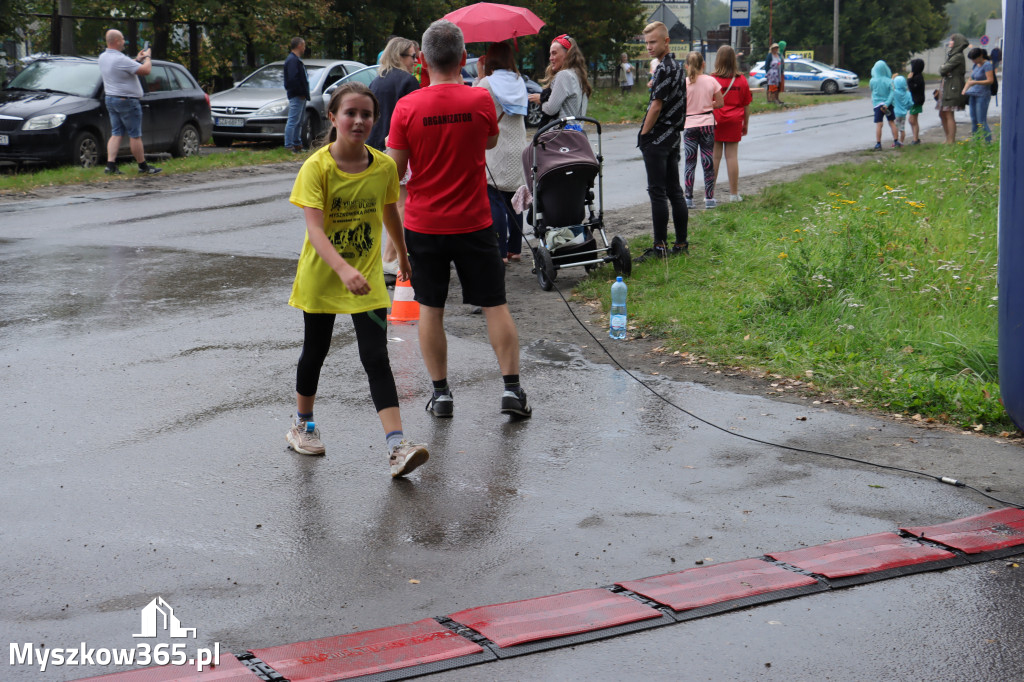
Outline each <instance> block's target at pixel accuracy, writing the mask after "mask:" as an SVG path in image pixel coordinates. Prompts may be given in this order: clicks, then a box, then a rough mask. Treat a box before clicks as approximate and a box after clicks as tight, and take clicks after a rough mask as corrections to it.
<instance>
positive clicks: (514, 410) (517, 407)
mask: <svg viewBox="0 0 1024 682" xmlns="http://www.w3.org/2000/svg"><path fill="white" fill-rule="evenodd" d="M501 411H502V413H503V414H510V415H512V416H513V417H519V418H520V419H529V418H530V416H531V415H532V414H533V408H531V407H530V406H529V405H527V404H526V391H524V390H523V389H521V388H520V389H519V392H518V393H517V392H515V391H505V392H504V393H502V394H501Z"/></svg>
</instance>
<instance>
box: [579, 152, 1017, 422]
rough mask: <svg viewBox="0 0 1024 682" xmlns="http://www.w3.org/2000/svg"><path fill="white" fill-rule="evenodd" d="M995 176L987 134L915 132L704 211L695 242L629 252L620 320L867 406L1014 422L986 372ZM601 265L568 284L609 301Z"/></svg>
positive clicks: (949, 418)
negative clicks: (953, 140)
mask: <svg viewBox="0 0 1024 682" xmlns="http://www.w3.org/2000/svg"><path fill="white" fill-rule="evenodd" d="M998 182H999V148H998V145H984V144H978V143H975V142H968V143H961V144H958V145H954V146H952V147H947V146H938V145H922V146H920V147H911V148H907V149H905V150H903V151H902V152H900V153H893V154H884V155H878V156H877V157H876V158H875V159H872V160H871V161H869V162H867V163H865V164H845V165H840V166H833V167H831V168H829V169H827V170H826V171H825V172H823V173H819V174H815V175H813V176H805V177H804V178H803V179H801V180H799V181H797V182H792V183H788V184H784V185H778V186H773V187H770V188H768V189H766V190H765V191H763V192H762V193H761V195H760V196H757V197H751V198H750V199H749V200H748V199H747V198H745V199H744V201H743V203H741V204H726V205H724V206H720V207H719V208H717V209H715V210H713V211H704V212H701V213H700V214H699V215H695V216H694V219H693V220H691V242H690V243H691V254H692V255H690V256H689V257H686V258H682V257H676V258H672V259H670V260H667V261H649V262H648V263H645V264H643V265H639V266H635V267H634V269H633V276H632V278H631V279H630V281H629V288H630V289H629V313H630V323H631V324H632V325H636V326H637V328H638V329H639V330H641V331H642V332H644V333H650V334H654V335H656V336H658V337H659V338H663V339H664V340H665V344H664V346H665V347H666V348H667V349H669V350H672V351H680V352H691V353H693V354H695V355H698V356H700V357H702V358H706V359H707V360H710V361H713V362H718V363H728V364H729V365H731V366H737V365H739V366H742V367H745V368H748V369H755V368H756V369H758V370H761V371H767V372H771V373H777V374H779V375H782V376H784V377H790V378H795V379H796V380H799V381H801V382H806V385H808V386H810V387H811V388H814V389H819V390H823V391H826V392H832V393H835V394H837V395H838V396H840V397H842V398H844V399H846V400H849V401H852V402H855V403H860V404H863V405H864V406H868V407H873V408H878V409H880V410H884V411H886V412H890V413H897V414H906V415H921V417H919V418H920V419H929V418H932V419H936V420H939V421H944V422H949V423H953V424H956V425H958V426H962V427H965V428H973V429H975V430H978V431H981V430H985V431H988V432H995V433H998V432H1001V431H1004V430H1005V431H1015V430H1016V429H1015V427H1014V426H1013V424H1012V422H1011V421H1010V419H1009V417H1008V416H1007V415H1006V413H1005V411H1004V410H1003V407H1002V405H1001V403H1000V402H999V386H998V383H997V382H998V372H997V358H998V356H997V343H996V338H997V307H996V306H997V304H996V300H997V285H996V255H997V254H996V241H997V240H996V233H997V221H996V205H997V202H996V201H995V197H996V196H998ZM635 242H636V243H635V244H633V245H631V248H632V249H633V252H634V253H639V252H640V251H642V249H643V248H645V247H646V246H649V245H650V237H641V238H638V239H636V240H635ZM611 274H612V273H611V270H610V269H609V268H604V269H602V270H601V271H598V272H597V273H595V274H594V275H593V276H592V277H591V278H590V279H588V280H585V281H584V282H582V283H581V285H580V286H579V287H578V289H577V294H578V295H580V296H583V297H586V298H592V299H593V298H600V299H602V301H603V303H604V305H605V308H606V309H607V306H608V304H609V300H608V298H609V282H610V281H611V279H610V275H611Z"/></svg>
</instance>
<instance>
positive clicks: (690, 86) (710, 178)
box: [683, 52, 725, 208]
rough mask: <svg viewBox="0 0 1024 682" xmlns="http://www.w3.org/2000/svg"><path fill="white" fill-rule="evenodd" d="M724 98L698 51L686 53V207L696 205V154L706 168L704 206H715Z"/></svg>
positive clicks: (720, 88)
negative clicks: (718, 137)
mask: <svg viewBox="0 0 1024 682" xmlns="http://www.w3.org/2000/svg"><path fill="white" fill-rule="evenodd" d="M723 104H725V100H724V99H723V97H722V86H721V85H719V84H718V81H716V80H715V79H714V78H712V77H711V76H708V75H707V74H705V73H704V57H702V56H701V55H700V53H699V52H691V53H690V54H688V55H687V56H686V123H685V124H683V157H684V159H685V165H684V168H683V192H684V193H685V194H686V206H687V208H693V176H694V173H695V172H696V171H697V155H698V153H699V154H700V165H701V167H702V168H703V169H704V208H714V207H715V160H714V150H715V114H714V111H715V109H718V108H719V107H721V106H722V105H723Z"/></svg>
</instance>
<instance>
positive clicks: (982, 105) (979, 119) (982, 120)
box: [970, 95, 992, 142]
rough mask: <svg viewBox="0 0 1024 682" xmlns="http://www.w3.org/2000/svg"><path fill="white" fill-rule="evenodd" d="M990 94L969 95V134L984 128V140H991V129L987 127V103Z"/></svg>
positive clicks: (990, 96)
mask: <svg viewBox="0 0 1024 682" xmlns="http://www.w3.org/2000/svg"><path fill="white" fill-rule="evenodd" d="M991 100H992V95H970V109H971V134H972V135H974V134H976V133H977V132H978V131H979V130H981V129H982V128H984V129H985V142H991V141H992V129H991V128H989V127H988V103H989V102H990V101H991Z"/></svg>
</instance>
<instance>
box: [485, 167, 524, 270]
mask: <svg viewBox="0 0 1024 682" xmlns="http://www.w3.org/2000/svg"><path fill="white" fill-rule="evenodd" d="M514 195H515V192H502V191H501V190H499V189H495V188H494V187H491V186H490V185H487V198H488V200H490V202H491V222H492V223H493V224H494V230H495V232H497V233H498V251H500V252H501V257H502V258H507V257H508V256H509V254H520V253H522V252H523V216H522V215H521V214H519V213H515V212H514V211H513V209H512V197H513V196H514Z"/></svg>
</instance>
